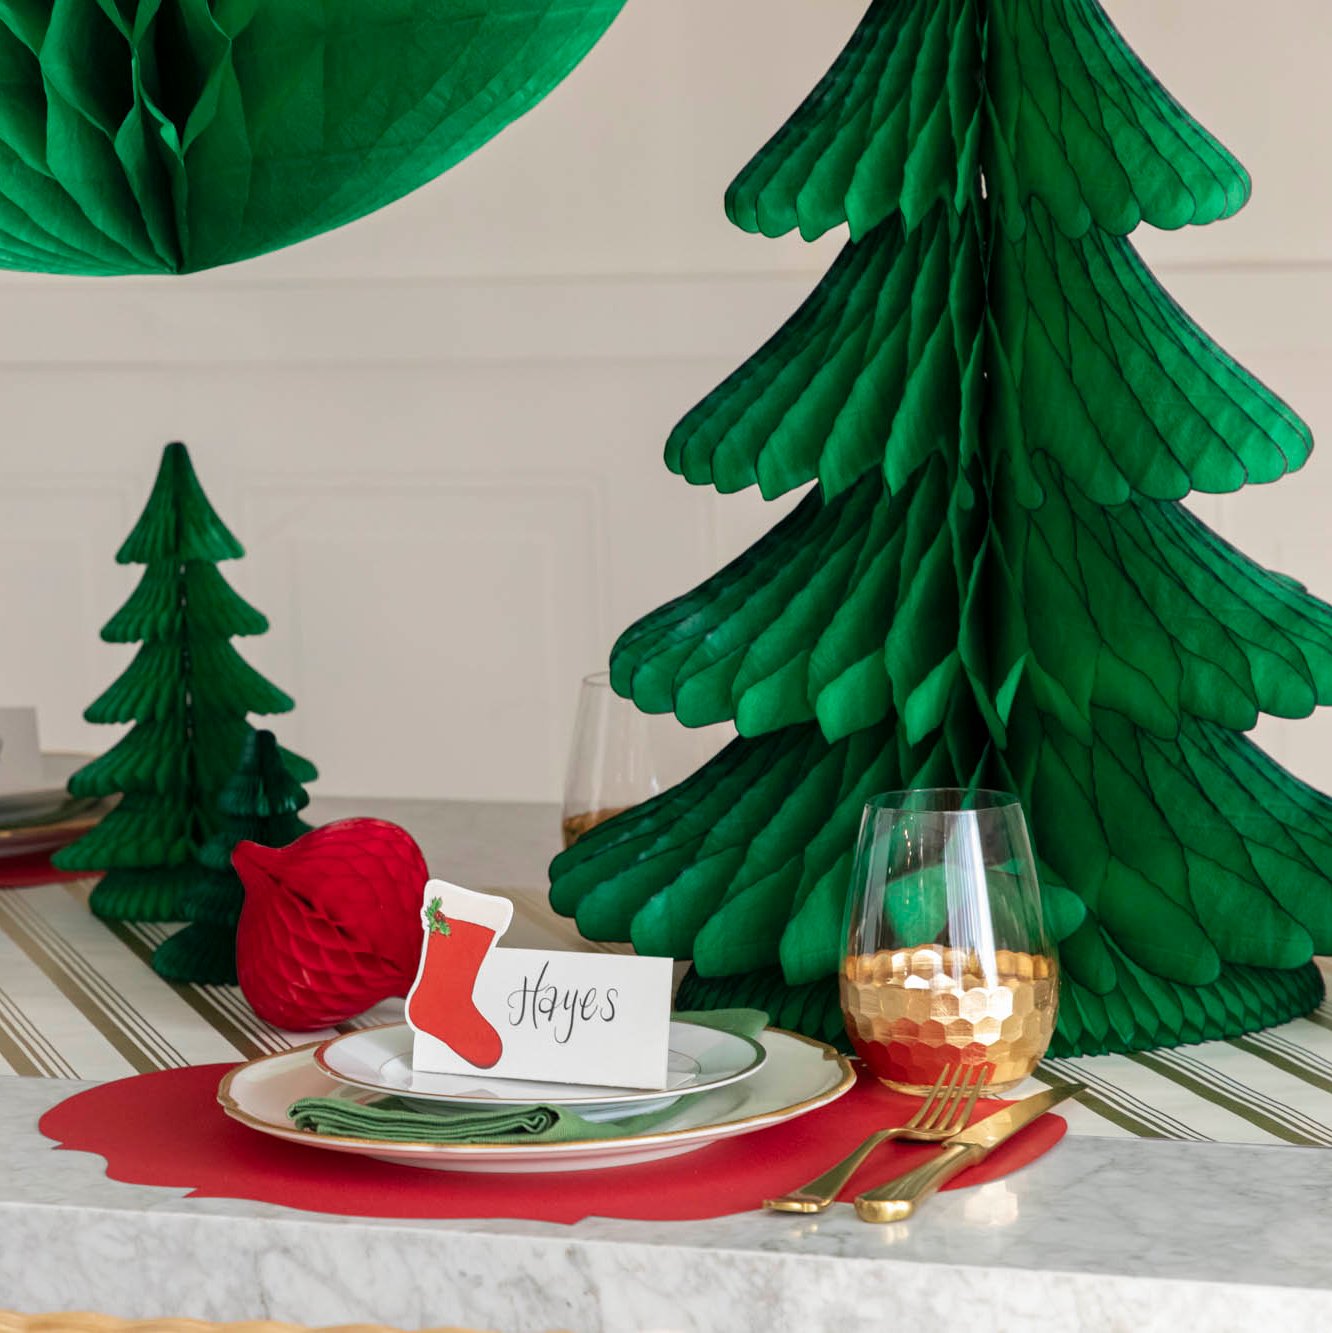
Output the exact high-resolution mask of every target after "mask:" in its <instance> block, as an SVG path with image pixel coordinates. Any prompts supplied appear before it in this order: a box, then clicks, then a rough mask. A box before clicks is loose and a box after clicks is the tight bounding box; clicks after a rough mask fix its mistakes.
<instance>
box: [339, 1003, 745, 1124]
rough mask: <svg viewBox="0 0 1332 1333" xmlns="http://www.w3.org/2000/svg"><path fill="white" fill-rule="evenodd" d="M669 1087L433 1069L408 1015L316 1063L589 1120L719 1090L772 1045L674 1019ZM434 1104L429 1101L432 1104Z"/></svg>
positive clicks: (423, 1091)
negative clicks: (418, 1050)
mask: <svg viewBox="0 0 1332 1333" xmlns="http://www.w3.org/2000/svg"><path fill="white" fill-rule="evenodd" d="M669 1045H670V1057H669V1061H668V1065H667V1075H666V1088H665V1089H664V1090H663V1089H646V1090H645V1089H643V1088H608V1087H595V1086H590V1085H588V1084H578V1083H536V1082H529V1081H527V1080H524V1079H514V1078H490V1077H487V1076H486V1075H485V1074H430V1073H423V1072H421V1071H418V1070H414V1069H413V1068H412V1030H411V1028H410V1027H408V1026H407V1024H406V1023H389V1024H386V1025H385V1026H384V1027H377V1028H363V1029H361V1030H360V1031H358V1032H348V1033H345V1034H344V1035H343V1036H341V1037H333V1038H331V1039H330V1040H329V1041H326V1042H325V1043H324V1044H323V1045H322V1046H319V1047H316V1048H315V1054H314V1058H315V1063H316V1064H317V1065H318V1066H319V1067H320V1068H321V1069H322V1070H323V1071H324V1073H326V1074H329V1075H331V1076H332V1077H333V1078H335V1079H337V1080H338V1081H339V1082H342V1083H350V1084H352V1085H353V1086H354V1087H357V1088H368V1089H369V1090H370V1091H371V1092H385V1093H392V1094H393V1095H395V1096H398V1097H404V1098H407V1099H408V1100H409V1101H415V1102H444V1103H447V1104H450V1105H454V1106H473V1107H475V1106H480V1105H484V1106H496V1107H498V1106H531V1105H532V1103H533V1102H537V1103H540V1104H541V1105H542V1106H568V1107H570V1108H571V1109H573V1110H576V1111H577V1112H578V1114H579V1115H581V1116H583V1117H584V1119H587V1120H614V1119H616V1118H618V1117H620V1116H625V1115H647V1114H648V1112H650V1111H657V1110H663V1109H665V1108H666V1107H667V1106H669V1105H670V1104H671V1103H672V1102H674V1101H675V1100H676V1099H677V1098H679V1097H684V1096H692V1095H694V1094H696V1093H700V1092H708V1091H714V1090H716V1089H717V1088H722V1087H725V1086H726V1085H727V1084H728V1083H738V1082H739V1081H740V1080H741V1079H745V1078H749V1077H750V1076H751V1075H753V1074H754V1073H756V1072H757V1071H758V1069H759V1068H760V1067H761V1066H762V1064H763V1061H764V1060H765V1059H766V1057H767V1052H766V1051H765V1050H764V1049H763V1047H762V1046H761V1045H760V1044H759V1043H758V1042H756V1041H754V1040H752V1039H751V1038H749V1037H740V1036H737V1035H736V1034H735V1033H733V1032H721V1031H718V1030H717V1029H716V1028H710V1027H708V1026H706V1025H705V1024H703V1023H689V1022H679V1021H673V1022H672V1023H671V1031H670V1040H669ZM427 1109H428V1108H427Z"/></svg>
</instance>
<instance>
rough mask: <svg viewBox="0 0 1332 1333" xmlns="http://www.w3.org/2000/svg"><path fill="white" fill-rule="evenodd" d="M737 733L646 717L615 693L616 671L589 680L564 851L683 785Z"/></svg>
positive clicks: (581, 703)
mask: <svg viewBox="0 0 1332 1333" xmlns="http://www.w3.org/2000/svg"><path fill="white" fill-rule="evenodd" d="M733 734H734V733H733V732H732V731H731V730H730V729H729V728H726V727H701V728H696V729H695V728H689V727H685V726H682V725H681V724H680V723H679V722H677V721H676V719H675V718H674V717H673V716H672V715H671V714H669V713H665V714H649V713H643V712H640V711H639V710H638V708H637V707H636V706H635V705H634V704H633V703H632V702H631V701H630V700H628V699H622V698H621V697H620V696H619V695H618V694H616V693H615V691H614V690H613V689H611V684H610V673H609V672H607V671H598V672H594V673H593V674H592V675H590V676H584V677H583V684H582V689H581V691H580V692H579V696H578V714H577V717H576V719H575V722H574V736H573V745H572V748H571V750H570V754H569V767H568V771H567V773H566V776H565V782H564V812H563V832H564V845H565V846H566V847H570V846H572V845H573V844H574V843H575V842H576V841H577V840H578V839H579V838H580V837H582V835H583V834H584V833H587V832H588V831H589V830H590V829H594V828H596V826H597V825H598V824H601V823H603V822H605V821H606V820H607V819H610V818H611V817H612V816H613V815H618V814H619V813H620V812H621V811H622V810H626V809H628V808H629V807H630V806H631V805H638V804H639V803H640V802H642V801H646V800H648V799H649V798H651V797H653V796H656V795H657V794H658V793H659V792H662V791H665V790H666V789H667V788H668V787H672V786H674V785H675V784H676V783H677V782H681V781H683V780H684V779H685V778H686V777H688V776H689V774H690V773H692V772H694V770H695V769H697V768H700V767H701V766H702V765H703V764H705V763H706V762H707V761H708V760H709V759H710V758H712V756H713V755H714V754H716V752H717V751H718V750H719V749H720V748H721V746H722V745H723V744H725V742H726V740H727V739H729V737H730V736H731V735H733Z"/></svg>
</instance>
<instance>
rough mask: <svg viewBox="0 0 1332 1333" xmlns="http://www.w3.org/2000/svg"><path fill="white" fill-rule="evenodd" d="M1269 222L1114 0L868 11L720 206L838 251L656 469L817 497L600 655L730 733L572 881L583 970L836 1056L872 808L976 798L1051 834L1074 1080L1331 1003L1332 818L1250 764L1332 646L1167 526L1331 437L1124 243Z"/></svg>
mask: <svg viewBox="0 0 1332 1333" xmlns="http://www.w3.org/2000/svg"><path fill="white" fill-rule="evenodd" d="M1248 194H1249V181H1248V177H1247V176H1246V174H1245V172H1244V171H1243V169H1242V168H1241V167H1240V166H1239V164H1238V163H1237V162H1236V161H1235V160H1234V158H1233V157H1231V155H1230V154H1229V153H1228V152H1227V151H1226V150H1225V149H1224V148H1223V147H1221V145H1220V144H1218V143H1217V142H1216V141H1215V140H1214V139H1213V138H1212V137H1211V136H1210V135H1209V134H1208V133H1207V132H1206V131H1205V130H1203V129H1202V128H1201V127H1200V126H1199V125H1198V124H1197V123H1196V122H1195V121H1194V120H1193V119H1192V118H1191V117H1190V116H1189V115H1188V114H1187V113H1186V112H1185V111H1184V110H1183V109H1182V108H1181V107H1180V106H1179V105H1178V104H1177V103H1176V102H1175V101H1174V100H1173V99H1172V98H1171V97H1170V95H1169V94H1168V93H1167V92H1166V91H1165V89H1164V88H1162V87H1161V85H1160V84H1159V83H1158V82H1157V81H1156V80H1155V79H1154V78H1153V76H1152V75H1151V74H1150V73H1149V72H1148V71H1147V69H1146V68H1145V67H1144V66H1143V65H1142V64H1141V62H1140V61H1139V59H1138V58H1137V56H1136V55H1135V54H1134V53H1133V52H1132V51H1131V50H1130V49H1129V48H1128V46H1127V45H1126V44H1125V42H1124V40H1123V39H1122V37H1121V36H1120V35H1119V33H1118V32H1117V31H1116V30H1115V29H1114V27H1113V26H1112V25H1111V23H1110V21H1109V20H1108V18H1107V17H1106V15H1105V14H1104V12H1103V11H1102V10H1101V8H1100V7H1099V6H1098V5H1097V4H1096V3H1095V0H875V3H874V4H872V5H871V7H870V9H869V12H868V13H867V14H866V16H865V18H864V20H863V21H862V23H861V25H860V27H859V28H858V29H857V30H856V32H855V34H854V36H853V37H852V39H851V41H850V43H849V44H848V46H847V47H846V48H845V50H844V51H843V52H842V54H841V56H840V57H839V58H838V60H837V62H836V63H835V64H834V66H833V68H832V69H831V70H830V71H829V72H828V74H827V75H826V77H825V78H824V79H823V81H822V82H821V83H820V84H819V85H818V86H817V87H816V88H815V90H814V91H813V93H811V94H810V96H809V97H808V98H807V99H806V100H805V102H804V103H803V104H802V105H801V106H800V107H799V109H798V110H797V111H796V112H795V114H794V115H793V116H792V117H791V118H790V120H789V121H787V123H786V124H785V125H784V126H783V127H782V128H781V129H780V130H779V131H778V133H777V134H776V135H775V136H774V137H773V139H772V140H771V141H770V142H769V143H768V144H767V145H766V146H765V147H764V148H763V149H762V150H761V151H760V152H759V154H758V155H757V156H756V157H755V158H754V160H753V161H752V162H750V164H749V165H748V166H747V167H746V168H745V169H744V170H743V171H742V172H741V174H740V176H739V177H738V178H737V180H736V181H735V182H734V184H733V185H732V187H731V189H730V192H729V194H728V196H727V210H728V213H729V215H730V217H731V219H732V220H733V221H734V222H735V223H736V224H737V225H739V226H741V227H743V228H745V229H746V230H748V231H754V232H761V233H763V234H764V235H767V236H777V235H781V234H783V233H786V232H789V231H791V230H792V229H794V228H799V230H800V232H801V234H802V235H803V236H805V237H806V238H808V239H813V238H815V237H818V236H820V235H822V234H823V233H825V232H827V231H828V230H830V229H831V228H834V227H840V226H842V225H844V224H845V225H846V226H847V228H848V230H849V241H848V243H847V245H846V247H845V249H844V250H843V251H842V254H841V256H840V258H839V259H838V260H837V262H836V263H835V265H834V266H833V268H832V269H831V271H830V272H829V273H828V275H827V276H826V277H825V278H824V280H823V281H822V283H821V284H820V285H819V286H818V288H817V290H815V291H814V293H813V294H812V295H811V296H810V297H809V299H808V300H807V301H806V302H805V304H804V305H803V306H802V307H801V308H800V309H799V310H798V311H797V312H796V313H795V314H794V315H793V316H792V318H791V319H790V320H789V321H788V322H787V323H786V324H785V325H784V326H783V327H782V328H781V329H780V330H779V331H778V332H777V333H776V334H775V335H774V337H773V338H772V339H771V340H770V341H769V342H768V343H767V344H766V345H765V346H763V347H762V348H761V349H760V350H759V351H758V352H757V353H756V354H755V355H754V356H753V357H751V358H750V360H749V361H747V362H746V363H745V364H744V365H743V366H741V367H740V369H739V370H737V371H736V372H735V373H734V374H733V375H732V376H731V377H730V378H729V379H727V380H726V381H725V382H724V383H723V384H722V385H720V386H719V387H718V388H717V389H716V390H715V391H714V392H713V393H712V394H710V395H709V396H708V397H707V398H706V399H704V401H703V402H702V403H700V404H699V405H698V406H697V407H696V408H694V410H693V411H692V412H690V413H689V414H688V415H687V416H686V417H685V418H684V420H683V421H682V422H681V423H680V425H679V426H678V427H677V428H676V430H675V432H674V433H673V434H672V436H671V438H670V441H669V443H668V445H667V450H666V458H667V462H668V464H669V466H670V467H671V469H672V470H673V471H675V472H677V473H679V474H681V475H682V476H683V477H685V478H686V480H688V481H690V482H693V483H695V484H698V485H711V486H715V487H716V488H717V489H718V490H719V491H722V492H731V491H737V490H740V489H742V488H744V487H747V486H753V485H757V486H758V487H759V488H760V490H761V492H762V493H763V495H764V496H766V497H769V498H772V497H776V496H780V495H783V494H786V493H788V492H791V491H792V490H794V489H796V488H799V487H802V486H806V485H808V484H809V483H813V485H812V486H811V487H810V489H809V491H808V493H807V494H806V495H805V496H804V498H803V499H802V500H801V502H800V504H799V506H798V507H797V508H796V509H795V510H794V512H793V513H791V514H790V516H789V517H787V518H786V519H784V520H783V521H782V522H781V523H779V524H778V526H777V527H775V528H774V529H773V530H772V531H771V532H770V533H769V534H768V535H767V536H766V537H764V538H763V539H762V540H761V541H760V542H759V543H758V544H757V545H755V546H754V547H752V548H751V549H750V550H749V551H747V552H746V553H745V554H744V555H743V556H741V557H740V558H739V559H738V560H736V561H735V562H733V563H732V564H730V565H728V566H727V567H726V568H725V569H723V570H721V572H720V573H718V574H716V575H715V576H714V577H712V578H711V579H709V580H708V581H707V582H706V583H704V584H703V585H702V586H701V587H698V588H696V589H694V590H693V591H692V592H689V593H687V594H685V595H684V596H683V597H680V598H679V599H677V600H676V601H674V602H671V603H670V604H669V605H667V606H665V607H662V608H661V609H660V610H658V611H656V612H654V613H653V614H651V615H649V616H647V617H646V618H645V619H644V620H642V621H640V622H639V623H638V624H637V625H634V626H633V627H632V628H631V629H629V630H628V631H627V632H626V633H625V634H624V635H623V636H622V637H621V639H620V641H619V642H618V643H617V644H616V646H615V650H614V654H613V657H612V680H613V683H614V685H615V688H616V689H617V690H618V691H619V692H620V693H621V694H623V695H626V696H628V697H630V698H632V699H633V700H634V701H635V702H636V703H637V704H638V706H639V707H640V708H643V709H645V710H647V711H649V712H667V711H671V712H674V713H675V714H676V716H677V717H678V718H679V719H680V720H681V721H682V722H683V723H685V724H687V725H689V726H699V725H703V724H706V723H712V722H717V721H721V720H724V719H734V721H735V723H736V726H737V728H738V730H739V733H740V739H738V740H737V741H735V742H734V743H733V744H732V745H730V746H729V747H728V748H727V749H726V750H725V751H723V752H722V753H721V754H720V755H719V756H718V757H717V758H716V759H714V760H713V761H712V762H711V763H709V764H708V765H707V766H705V767H704V768H703V769H701V770H700V771H699V772H697V773H696V774H694V775H693V776H692V777H691V778H689V779H688V780H687V781H685V782H684V783H683V784H681V785H680V786H678V787H676V788H674V789H672V790H670V791H668V792H666V793H664V794H662V795H661V796H660V797H658V798H657V799H655V800H652V801H649V802H648V803H646V804H644V805H641V806H638V807H636V808H635V809H632V810H630V811H628V812H626V813H624V814H622V815H620V816H619V817H617V818H615V819H613V820H610V821H609V822H607V823H605V824H602V825H601V826H600V827H598V828H596V829H595V830H593V831H592V832H591V833H589V834H587V835H586V836H585V837H584V838H582V839H581V840H580V841H579V842H578V843H576V844H575V845H574V846H573V847H572V848H571V849H570V850H568V851H567V852H565V853H563V854H562V855H561V856H560V857H559V858H558V859H557V860H556V861H555V863H554V864H553V866H552V868H551V874H552V900H553V902H554V904H555V906H556V908H557V909H558V910H560V911H561V912H564V913H567V914H571V915H574V916H575V917H576V919H577V922H578V926H579V928H580V930H581V931H582V932H583V933H584V934H585V935H586V936H588V937H589V938H593V939H631V940H632V941H633V942H634V944H635V945H636V946H637V947H638V949H639V950H640V951H642V952H647V953H661V954H673V955H675V956H677V957H692V958H693V960H694V964H695V970H694V974H693V975H692V976H691V977H690V979H689V980H688V982H687V983H686V988H685V995H684V1001H683V1002H685V1003H689V1004H722V1003H727V1004H729V1003H735V1002H738V1001H748V1002H760V1003H764V1004H766V1005H767V1006H768V1007H769V1009H770V1010H771V1012H772V1013H773V1015H774V1019H775V1021H777V1022H779V1023H781V1024H784V1025H786V1026H795V1027H799V1028H803V1029H804V1030H806V1031H809V1032H812V1033H815V1034H817V1035H822V1036H831V1035H833V1034H835V1033H836V1032H837V1031H838V1029H839V1028H840V1017H839V1014H838V1009H837V998H836V988H835V984H834V974H835V972H836V970H837V968H838V966H839V963H840V953H841V948H842V939H841V921H842V913H843V904H844V900H845V895H846V893H847V890H848V884H849V877H850V869H851V858H852V852H853V848H854V844H855V836H856V829H857V825H858V822H859V819H860V815H861V810H862V807H863V804H864V802H865V800H866V799H867V798H868V797H870V796H872V795H874V794H875V793H876V792H880V791H884V790H887V789H895V788H902V787H920V786H967V785H969V784H976V785H981V786H986V787H999V788H1005V789H1011V790H1014V791H1016V792H1018V793H1019V794H1020V795H1021V797H1022V799H1023V802H1024V804H1025V807H1026V810H1027V813H1028V816H1029V819H1030V821H1031V825H1032V829H1033V833H1034V837H1035V843H1036V848H1037V851H1038V855H1039V857H1040V861H1041V867H1042V875H1043V889H1044V893H1045V899H1046V906H1047V913H1048V916H1049V918H1050V920H1051V922H1052V923H1053V926H1054V930H1055V934H1056V935H1057V936H1058V938H1059V953H1060V959H1061V964H1062V968H1063V973H1064V990H1063V998H1062V1003H1061V1008H1060V1016H1059V1025H1058V1031H1057V1035H1056V1040H1055V1047H1054V1049H1055V1050H1057V1051H1059V1052H1061V1053H1076V1052H1100V1051H1109V1050H1124V1049H1136V1048H1142V1047H1149V1046H1155V1045H1165V1044H1172V1043H1179V1042H1188V1041H1197V1040H1200V1039H1204V1038H1210V1037H1220V1036H1226V1035H1231V1034H1235V1033H1239V1032H1244V1031H1248V1030H1251V1029H1254V1028H1258V1027H1262V1026H1265V1025H1268V1024H1272V1023H1275V1022H1279V1021H1282V1020H1284V1019H1287V1018H1290V1017H1293V1016H1295V1015H1297V1014H1301V1013H1304V1012H1306V1011H1308V1010H1309V1009H1311V1008H1312V1007H1313V1006H1314V1005H1315V1004H1316V1003H1317V1001H1318V999H1319V997H1320V995H1321V993H1322V985H1321V982H1320V980H1319V975H1318V972H1317V969H1316V968H1315V967H1314V965H1313V963H1312V961H1311V960H1312V957H1313V955H1314V954H1315V953H1316V952H1320V951H1321V952H1328V951H1332V887H1330V886H1329V883H1328V876H1329V873H1332V804H1329V801H1328V799H1327V798H1326V797H1324V796H1322V795H1320V794H1318V793H1317V792H1315V791H1313V790H1311V789H1310V788H1309V787H1307V786H1306V785H1305V784H1303V783H1302V782H1300V781H1298V780H1297V779H1296V778H1294V777H1292V776H1291V775H1290V774H1289V773H1287V772H1285V771H1284V770H1283V769H1282V768H1281V767H1279V766H1278V765H1277V764H1276V763H1274V762H1273V761H1272V759H1270V758H1269V757H1268V756H1267V755H1266V754H1264V753H1263V752H1262V751H1261V750H1260V749H1259V748H1258V747H1257V746H1255V745H1254V744H1253V743H1252V742H1251V741H1250V740H1249V739H1247V737H1246V736H1245V735H1244V733H1245V732H1246V731H1247V730H1249V729H1250V728H1252V727H1253V726H1254V724H1255V723H1256V721H1257V720H1258V717H1259V714H1260V713H1270V714H1275V715H1278V716H1282V717H1302V716H1305V715H1307V714H1309V713H1310V712H1312V711H1313V709H1314V708H1315V707H1316V706H1317V705H1319V704H1325V703H1328V702H1332V610H1330V609H1329V608H1328V607H1327V606H1325V605H1323V604H1322V603H1321V602H1319V601H1317V600H1315V599H1314V598H1313V597H1311V596H1310V595H1309V594H1308V593H1306V592H1305V591H1304V589H1303V588H1302V587H1301V586H1300V585H1299V584H1297V583H1295V582H1294V581H1293V580H1291V579H1289V578H1287V577H1285V576H1283V575H1280V574H1275V573H1271V572H1269V571H1267V570H1264V569H1262V568H1260V567H1258V566H1257V565H1255V564H1254V563H1253V562H1252V561H1250V560H1249V559H1247V558H1246V557H1245V556H1244V555H1242V554H1241V553H1240V552H1239V551H1237V550H1235V549H1234V548H1233V547H1232V546H1230V545H1228V544H1227V543H1226V542H1225V541H1223V540H1222V539H1221V538H1220V537H1219V536H1217V534H1215V533H1214V532H1212V531H1210V530H1209V529H1208V528H1207V527H1206V526H1205V525H1204V524H1202V523H1201V522H1199V521H1198V519H1197V518H1195V517H1194V516H1193V515H1192V514H1191V513H1190V511H1189V510H1188V509H1186V508H1185V507H1184V506H1183V504H1182V503H1181V501H1183V499H1184V498H1185V497H1186V496H1187V495H1188V494H1189V492H1190V491H1195V490H1196V491H1204V492H1228V491H1234V490H1237V489H1239V488H1240V487H1241V486H1243V485H1245V484H1246V483H1248V482H1260V481H1274V480H1276V479H1277V478H1278V477H1280V476H1282V475H1283V474H1284V473H1285V472H1287V471H1288V470H1290V469H1292V468H1295V467H1298V466H1299V465H1300V464H1302V463H1303V462H1304V460H1305V458H1306V457H1307V456H1308V453H1309V448H1310V437H1309V432H1308V430H1307V429H1306V428H1305V426H1304V425H1303V424H1302V423H1301V422H1300V421H1299V419H1298V418H1297V417H1296V416H1295V415H1294V414H1293V413H1292V412H1291V411H1290V409H1289V408H1287V407H1286V405H1285V404H1284V403H1282V402H1281V401H1280V399H1278V398H1277V397H1276V396H1275V395H1274V394H1272V393H1271V392H1269V391H1268V390H1267V389H1265V388H1264V387H1263V386H1262V385H1261V384H1259V383H1258V382H1257V381H1256V380H1255V379H1253V377H1252V376H1250V375H1249V374H1248V373H1246V372H1245V371H1244V370H1243V369H1242V368H1241V367H1240V366H1238V365H1236V364H1235V362H1234V361H1233V360H1231V359H1230V357H1228V356H1227V355H1226V354H1225V353H1224V352H1223V351H1222V350H1221V349H1220V348H1218V347H1217V346H1216V345H1215V344H1214V343H1213V342H1212V341H1211V340H1210V339H1209V338H1208V337H1207V335H1206V334H1205V333H1203V332H1202V330H1201V329H1199V328H1198V327H1197V326H1196V325H1195V324H1194V323H1193V322H1192V321H1191V320H1190V319H1189V318H1188V316H1187V315H1186V314H1185V313H1184V311H1183V310H1181V309H1180V307H1179V306H1178V305H1176V304H1175V302H1174V301H1173V300H1172V299H1171V298H1170V296H1169V295H1168V294H1167V293H1166V292H1165V291H1164V290H1163V289H1162V288H1161V286H1160V285H1159V284H1158V283H1157V282H1156V280H1155V279H1154V278H1153V277H1152V275H1151V273H1150V272H1149V271H1148V269H1147V268H1146V267H1145V265H1144V264H1143V262H1142V260H1141V259H1140V258H1139V256H1138V254H1137V253H1136V251H1135V250H1134V249H1133V246H1132V245H1131V244H1130V243H1129V241H1128V240H1127V239H1126V237H1127V235H1128V233H1130V232H1131V231H1133V230H1134V229H1135V228H1136V227H1137V226H1139V225H1140V224H1142V223H1146V224H1149V225H1152V226H1156V227H1170V228H1174V227H1182V226H1186V225H1191V224H1201V223H1208V222H1213V221H1216V220H1219V219H1222V218H1225V217H1228V216H1229V215H1231V214H1233V213H1234V212H1235V211H1236V210H1237V209H1238V208H1240V207H1241V205H1242V204H1243V203H1244V202H1245V200H1246V199H1247V197H1248Z"/></svg>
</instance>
